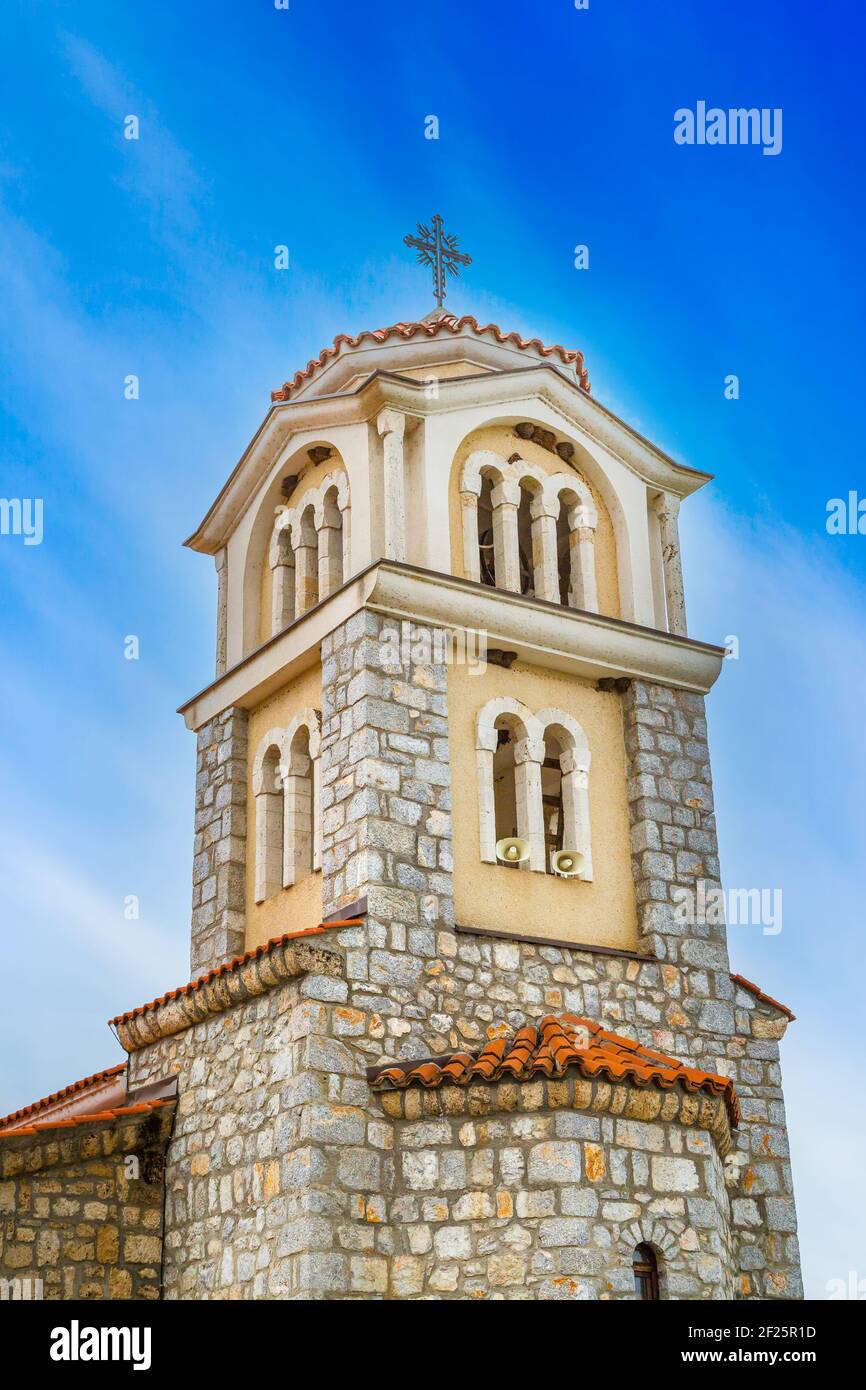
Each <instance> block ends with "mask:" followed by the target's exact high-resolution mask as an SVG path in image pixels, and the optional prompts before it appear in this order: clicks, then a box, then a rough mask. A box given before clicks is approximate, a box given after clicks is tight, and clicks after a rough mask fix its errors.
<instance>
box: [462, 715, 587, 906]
mask: <svg viewBox="0 0 866 1390" xmlns="http://www.w3.org/2000/svg"><path fill="white" fill-rule="evenodd" d="M475 746H476V760H477V773H478V814H479V836H480V849H481V859H482V861H483V862H484V863H486V864H495V863H497V862H498V860H497V854H496V844H497V841H498V840H501V839H505V838H508V837H511V836H515V835H516V836H519V837H520V838H521V839H525V840H526V841H527V842H528V844H529V858H528V860H527V861H526V867H527V868H528V869H530V870H533V871H535V872H536V873H552V872H553V865H552V857H553V855H554V854H555V853H556V852H557V850H560V849H567V850H572V851H574V852H575V853H576V854H579V855H581V856H582V860H581V867H580V870H579V872H578V873H577V875H576V877H578V878H581V879H584V880H587V881H588V880H591V879H592V836H591V833H590V820H589V766H590V753H589V741H588V739H587V737H586V734H585V733H584V731H583V729H582V728H581V726H580V724H579V723H578V722H577V720H576V719H575V718H574V716H573V715H570V714H567V713H566V712H565V711H564V710H558V709H544V710H539V711H538V713H537V714H533V713H532V711H531V710H529V709H528V708H527V706H526V705H524V704H522V703H521V701H520V700H515V699H514V698H512V697H511V696H507V695H506V696H500V697H497V698H496V699H493V700H488V702H487V704H486V705H484V707H483V708H482V709H481V710H479V712H478V717H477V720H476V740H475Z"/></svg>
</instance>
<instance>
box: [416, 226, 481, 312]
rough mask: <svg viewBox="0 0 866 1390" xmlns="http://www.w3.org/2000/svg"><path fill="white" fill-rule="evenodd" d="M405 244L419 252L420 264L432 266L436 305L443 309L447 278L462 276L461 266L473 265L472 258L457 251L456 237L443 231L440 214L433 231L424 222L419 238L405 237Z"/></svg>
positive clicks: (419, 230) (420, 227)
mask: <svg viewBox="0 0 866 1390" xmlns="http://www.w3.org/2000/svg"><path fill="white" fill-rule="evenodd" d="M403 241H404V244H405V245H406V246H413V247H414V248H415V250H416V251H417V252H418V264H419V265H430V266H432V267H433V294H434V295H435V297H436V303H437V304H438V306H439V308H440V309H441V308H442V301H443V299H444V298H445V276H446V273H447V274H448V275H454V276H457V275H459V274H460V271H459V269H458V267H459V266H461V265H471V264H472V257H471V256H464V254H463V252H462V251H458V250H457V238H456V236H448V235H447V234H446V233H445V232H443V230H442V218H441V217H440V216H439V213H438V212H437V213H436V216H435V217H434V218H433V230H432V232H431V230H430V228H429V227H425V225H424V223H423V222H419V223H418V235H417V236H404V238H403Z"/></svg>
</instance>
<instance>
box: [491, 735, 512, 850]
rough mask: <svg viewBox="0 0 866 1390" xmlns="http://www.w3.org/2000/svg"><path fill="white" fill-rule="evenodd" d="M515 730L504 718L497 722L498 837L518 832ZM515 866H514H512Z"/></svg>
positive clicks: (495, 784)
mask: <svg viewBox="0 0 866 1390" xmlns="http://www.w3.org/2000/svg"><path fill="white" fill-rule="evenodd" d="M512 732H513V730H512V729H510V728H508V726H507V724H504V723H503V720H501V719H500V720H497V724H496V738H497V741H496V749H495V750H494V753H493V805H494V810H495V815H496V839H497V840H503V839H506V838H508V837H510V836H513V835H516V834H517V788H516V785H515V772H516V767H515V763H514V746H515V740H514V738H513V737H512ZM511 867H514V866H511Z"/></svg>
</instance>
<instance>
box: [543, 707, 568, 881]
mask: <svg viewBox="0 0 866 1390" xmlns="http://www.w3.org/2000/svg"><path fill="white" fill-rule="evenodd" d="M541 806H542V811H543V815H544V862H545V867H546V869H547V872H548V873H552V872H553V863H552V861H553V856H554V855H555V854H556V853H557V852H558V851H559V850H561V849H563V848H564V843H563V817H562V767H561V765H560V748H559V745H558V743H557V742H556V740H555V739H553V738H551V736H550V735H549V734H548V735H547V736H546V737H545V740H544V762H543V763H542V766H541Z"/></svg>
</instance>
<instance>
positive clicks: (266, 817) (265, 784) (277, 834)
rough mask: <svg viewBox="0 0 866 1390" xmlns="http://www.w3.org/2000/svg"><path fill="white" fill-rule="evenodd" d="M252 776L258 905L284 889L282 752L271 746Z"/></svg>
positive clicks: (259, 759)
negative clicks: (254, 806) (254, 805)
mask: <svg viewBox="0 0 866 1390" xmlns="http://www.w3.org/2000/svg"><path fill="white" fill-rule="evenodd" d="M256 761H257V764H258V766H257V767H256V769H255V772H254V776H253V790H254V792H255V803H256V882H255V893H256V902H257V903H261V902H264V901H265V899H266V898H272V897H273V896H274V894H275V893H279V891H280V889H281V888H282V886H283V831H284V811H283V782H282V769H281V767H280V750H279V748H278V747H277V745H276V744H275V743H271V744H270V745H269V746H268V747H267V748H266V749H265V750H264V753H263V754H262V755H260V757H259V758H258V759H257V760H256Z"/></svg>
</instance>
